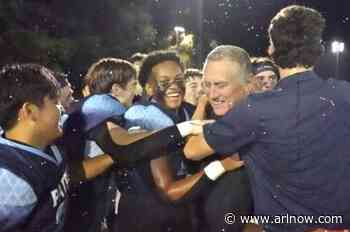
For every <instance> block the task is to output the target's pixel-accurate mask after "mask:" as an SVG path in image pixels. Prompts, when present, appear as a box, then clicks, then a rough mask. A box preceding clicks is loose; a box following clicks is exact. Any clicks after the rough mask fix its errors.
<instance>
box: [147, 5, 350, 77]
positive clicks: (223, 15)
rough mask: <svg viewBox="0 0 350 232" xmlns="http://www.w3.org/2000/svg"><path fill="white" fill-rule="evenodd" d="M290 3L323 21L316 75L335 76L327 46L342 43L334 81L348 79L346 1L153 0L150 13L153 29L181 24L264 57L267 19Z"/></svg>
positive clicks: (348, 9) (349, 17)
mask: <svg viewBox="0 0 350 232" xmlns="http://www.w3.org/2000/svg"><path fill="white" fill-rule="evenodd" d="M290 4H302V5H305V6H309V7H312V8H315V9H317V10H319V11H320V12H321V13H322V14H323V16H324V17H325V18H326V20H327V27H326V31H325V34H324V44H325V46H326V52H325V54H324V56H323V57H322V59H321V61H320V64H319V65H318V67H317V70H318V72H319V73H321V74H322V75H324V77H325V78H328V77H335V66H336V57H335V55H334V54H332V53H331V45H330V44H331V42H332V41H334V40H340V41H343V42H345V52H344V53H343V54H342V55H341V56H340V59H339V60H340V63H339V77H338V78H339V79H348V80H350V75H349V73H350V65H349V64H350V56H349V52H348V51H349V49H350V1H346V0H333V1H325V0H306V1H295V0H294V1H290V0H191V1H190V0H176V1H170V0H155V1H153V4H152V10H151V14H152V17H153V19H154V23H155V24H156V27H157V28H161V29H166V30H170V29H171V28H172V27H173V26H174V25H182V26H184V27H185V28H186V29H187V30H189V31H193V32H194V33H195V34H202V37H201V38H203V39H207V40H216V41H218V43H219V44H234V45H238V46H241V47H243V48H245V49H246V50H247V51H248V52H249V53H250V54H251V55H252V56H258V55H266V52H265V51H266V48H267V42H268V40H267V27H268V25H269V22H270V19H271V18H272V17H273V16H274V15H275V14H276V13H277V12H278V11H279V10H280V9H281V8H283V7H285V6H287V5H290ZM201 9H202V10H201ZM188 14H191V15H190V17H189V16H188ZM189 19H190V20H189ZM209 50H210V48H208V47H205V46H204V48H203V51H202V53H203V54H207V52H208V51H209Z"/></svg>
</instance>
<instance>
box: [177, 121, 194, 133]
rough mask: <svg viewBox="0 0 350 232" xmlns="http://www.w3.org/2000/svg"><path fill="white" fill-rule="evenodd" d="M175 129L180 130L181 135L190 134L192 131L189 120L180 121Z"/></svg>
mask: <svg viewBox="0 0 350 232" xmlns="http://www.w3.org/2000/svg"><path fill="white" fill-rule="evenodd" d="M176 126H177V129H178V130H179V131H180V134H181V136H182V137H186V136H187V135H190V134H191V132H192V124H191V121H186V122H181V123H178V124H176Z"/></svg>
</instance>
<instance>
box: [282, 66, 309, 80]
mask: <svg viewBox="0 0 350 232" xmlns="http://www.w3.org/2000/svg"><path fill="white" fill-rule="evenodd" d="M311 70H313V67H311V68H305V67H303V66H297V67H294V68H279V71H280V76H281V80H282V79H284V78H286V77H289V76H292V75H294V74H298V73H302V72H307V71H311Z"/></svg>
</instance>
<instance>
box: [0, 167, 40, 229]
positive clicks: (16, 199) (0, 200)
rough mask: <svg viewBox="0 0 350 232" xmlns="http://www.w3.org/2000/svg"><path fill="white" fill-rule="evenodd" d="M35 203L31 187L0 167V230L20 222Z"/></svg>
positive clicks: (35, 199)
mask: <svg viewBox="0 0 350 232" xmlns="http://www.w3.org/2000/svg"><path fill="white" fill-rule="evenodd" d="M36 203H37V197H36V195H35V193H34V191H33V189H32V187H31V186H30V185H29V184H28V183H27V182H26V181H25V180H23V179H22V178H20V177H19V176H17V175H15V174H14V173H12V172H10V171H9V170H7V169H3V168H2V169H0V225H1V226H0V232H2V231H10V229H11V228H15V227H16V226H18V225H20V224H22V223H23V222H24V221H25V220H26V218H27V217H28V216H29V214H30V213H31V212H32V210H33V208H34V207H35V205H36Z"/></svg>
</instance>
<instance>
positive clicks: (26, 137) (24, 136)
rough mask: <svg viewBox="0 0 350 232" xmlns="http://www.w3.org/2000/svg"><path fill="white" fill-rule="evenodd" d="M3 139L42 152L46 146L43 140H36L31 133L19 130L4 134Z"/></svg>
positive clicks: (15, 129)
mask: <svg viewBox="0 0 350 232" xmlns="http://www.w3.org/2000/svg"><path fill="white" fill-rule="evenodd" d="M5 137H6V138H7V139H11V140H14V141H17V142H20V143H23V144H27V145H30V146H32V147H35V148H38V149H40V150H44V149H45V148H46V147H47V145H48V144H46V142H45V141H44V140H43V139H38V138H36V136H34V135H33V133H30V132H29V131H27V130H23V129H20V128H13V129H11V130H8V131H6V132H5Z"/></svg>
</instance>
